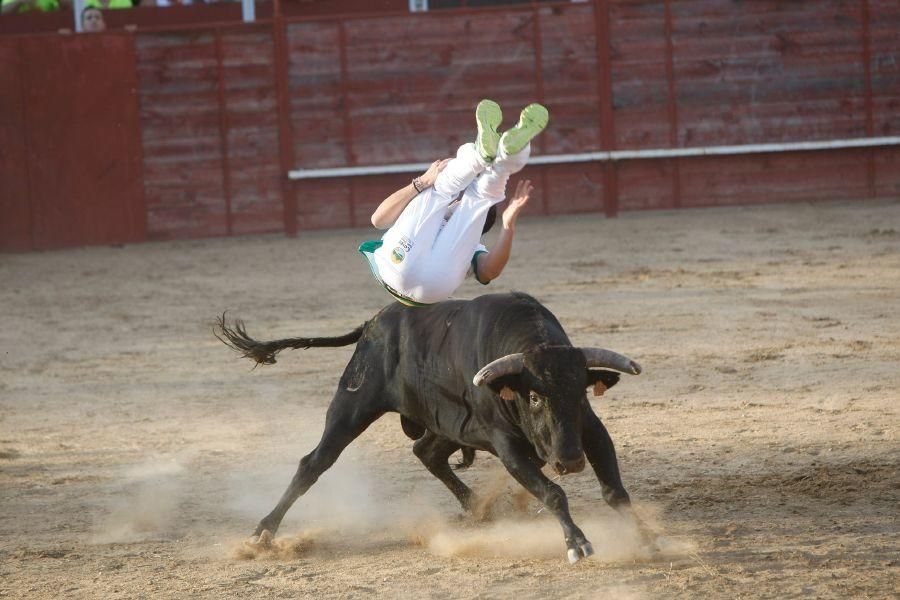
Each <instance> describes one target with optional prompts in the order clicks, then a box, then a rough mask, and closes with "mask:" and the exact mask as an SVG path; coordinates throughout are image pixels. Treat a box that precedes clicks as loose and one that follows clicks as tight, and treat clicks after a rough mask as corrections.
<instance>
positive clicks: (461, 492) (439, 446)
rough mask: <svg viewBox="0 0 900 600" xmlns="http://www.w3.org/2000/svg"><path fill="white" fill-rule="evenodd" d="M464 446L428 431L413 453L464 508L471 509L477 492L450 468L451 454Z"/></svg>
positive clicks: (414, 446) (417, 442)
mask: <svg viewBox="0 0 900 600" xmlns="http://www.w3.org/2000/svg"><path fill="white" fill-rule="evenodd" d="M461 447H462V446H460V445H459V444H456V443H454V442H451V441H450V440H448V439H447V438H443V437H440V436H438V435H435V434H434V433H432V432H430V431H426V432H425V435H423V436H422V437H421V438H419V439H418V440H417V441H416V443H415V444H414V445H413V453H414V454H415V455H416V456H417V457H419V460H421V461H422V464H424V465H425V468H426V469H428V471H429V472H430V473H431V474H432V475H434V476H435V477H437V478H438V479H440V480H441V481H442V482H443V483H444V485H446V486H447V489H449V490H450V491H451V492H453V495H454V496H456V499H457V500H459V503H460V504H461V505H462V507H463V509H464V510H466V511H471V510H472V506H473V505H474V500H475V493H474V492H472V490H471V489H470V488H469V486H467V485H466V484H465V483H463V482H462V480H461V479H460V478H459V477H457V476H456V473H454V472H453V469H451V468H450V463H449V462H448V459H449V458H450V455H451V454H453V453H454V452H456V451H457V450H459V449H460V448H461Z"/></svg>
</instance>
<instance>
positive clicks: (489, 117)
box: [475, 100, 503, 162]
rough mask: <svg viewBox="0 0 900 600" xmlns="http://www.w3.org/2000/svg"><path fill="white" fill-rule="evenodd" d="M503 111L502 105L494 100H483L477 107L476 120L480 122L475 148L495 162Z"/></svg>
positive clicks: (487, 158) (482, 156) (487, 160)
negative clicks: (498, 129)
mask: <svg viewBox="0 0 900 600" xmlns="http://www.w3.org/2000/svg"><path fill="white" fill-rule="evenodd" d="M501 121H503V113H502V112H501V111H500V105H499V104H497V103H496V102H494V101H493V100H482V101H481V102H479V103H478V107H477V108H476V109H475V122H476V123H477V124H478V135H477V136H476V137H475V149H476V150H478V154H480V155H481V158H483V159H484V160H485V161H486V162H493V160H494V158H496V157H497V144H498V143H499V142H500V132H499V131H497V128H498V127H500V122H501Z"/></svg>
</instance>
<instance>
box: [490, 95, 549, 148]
mask: <svg viewBox="0 0 900 600" xmlns="http://www.w3.org/2000/svg"><path fill="white" fill-rule="evenodd" d="M548 121H550V113H549V112H547V109H546V108H544V107H543V106H541V105H540V104H529V105H528V106H526V107H525V108H524V109H522V114H521V115H520V116H519V122H518V123H516V126H515V127H513V128H512V129H509V130H507V131H506V133H504V134H503V136H502V137H501V138H500V143H501V144H502V145H503V150H504V151H505V152H506V154H508V155H509V154H516V153H517V152H521V151H522V148H524V147H525V146H527V145H528V142H530V141H531V140H532V139H533V138H534V137H535V136H536V135H537V134H539V133H540V132H542V131H543V130H544V128H545V127H546V126H547V122H548Z"/></svg>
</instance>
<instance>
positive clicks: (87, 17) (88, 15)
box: [81, 6, 106, 33]
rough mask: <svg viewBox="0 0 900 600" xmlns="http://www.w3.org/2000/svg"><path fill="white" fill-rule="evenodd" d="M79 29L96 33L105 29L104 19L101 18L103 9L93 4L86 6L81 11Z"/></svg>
mask: <svg viewBox="0 0 900 600" xmlns="http://www.w3.org/2000/svg"><path fill="white" fill-rule="evenodd" d="M81 30H82V31H83V32H85V33H97V32H99V31H106V21H104V20H103V11H101V10H100V9H99V8H96V7H94V6H87V7H85V9H84V10H83V11H81Z"/></svg>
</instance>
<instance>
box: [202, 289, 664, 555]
mask: <svg viewBox="0 0 900 600" xmlns="http://www.w3.org/2000/svg"><path fill="white" fill-rule="evenodd" d="M218 332H219V333H221V335H222V336H223V337H221V338H220V339H222V341H224V342H225V343H226V344H228V345H229V346H231V347H232V348H234V349H236V350H238V351H239V352H241V353H242V354H243V355H244V356H247V357H249V358H252V359H254V360H255V361H256V362H257V363H259V364H271V363H274V362H275V355H276V354H277V353H278V352H279V351H280V350H283V349H285V348H309V347H324V346H330V347H335V346H346V345H349V344H352V343H354V342H356V351H355V352H354V353H353V357H352V358H351V359H350V363H349V364H348V365H347V367H346V369H344V374H343V375H342V376H341V380H340V384H339V386H338V389H337V392H336V393H335V396H334V399H333V400H332V401H331V405H330V406H329V407H328V413H327V416H326V421H325V431H324V432H323V433H322V439H321V440H320V442H319V444H318V445H317V446H316V447H315V449H313V451H312V452H310V453H309V454H307V455H306V456H304V457H303V459H302V460H301V461H300V466H299V468H298V469H297V473H296V474H295V475H294V477H293V479H292V481H291V484H290V486H288V489H287V491H286V492H285V493H284V495H283V496H282V498H281V500H280V501H279V502H278V505H277V506H276V507H275V508H274V510H272V512H271V513H269V514H268V515H267V516H266V517H265V518H264V519H263V520H262V521H260V523H259V525H258V526H257V528H256V535H257V536H259V535H261V534H262V533H263V532H264V531H269V532H270V533H271V534H274V533H275V532H276V530H277V529H278V526H279V525H280V523H281V520H282V519H283V518H284V515H285V513H286V512H287V511H288V509H289V508H290V507H291V505H292V504H293V503H294V502H295V501H296V500H297V498H299V497H300V496H302V495H303V494H304V493H305V492H306V490H308V489H309V488H310V486H312V485H313V484H314V483H315V482H316V480H317V479H318V478H319V476H320V475H321V474H322V473H324V472H325V471H326V470H327V469H328V468H329V467H331V465H332V464H334V462H335V461H336V460H337V458H338V456H339V455H340V454H341V452H342V451H343V450H344V448H346V447H347V446H348V445H349V444H350V442H352V441H353V440H354V439H355V438H356V437H358V436H359V435H360V434H361V433H362V432H363V431H365V429H366V428H367V427H368V426H369V425H371V424H372V423H373V422H374V421H375V420H376V419H378V418H379V417H381V416H382V415H383V414H385V413H387V412H396V413H399V414H400V416H401V424H402V426H403V430H404V432H405V433H406V434H407V435H408V436H409V437H410V438H412V439H415V440H417V441H416V442H415V444H414V446H413V452H414V453H415V455H416V456H417V457H418V458H419V459H420V460H421V461H422V463H423V464H424V465H425V467H426V468H427V469H428V470H429V471H430V472H431V473H432V474H433V475H434V476H435V477H437V478H438V479H440V480H441V481H442V482H443V483H444V484H445V485H446V486H447V487H448V488H449V489H450V491H451V492H453V494H454V495H455V496H456V498H457V499H458V500H459V502H460V503H461V504H462V506H463V508H464V509H466V510H469V509H471V508H472V507H473V504H474V493H473V492H472V490H471V489H470V488H469V487H468V486H467V485H466V484H465V483H463V482H462V481H461V480H460V479H459V478H458V477H457V476H456V474H455V473H454V472H453V469H452V468H451V467H450V464H449V462H448V459H449V457H450V455H452V454H453V453H454V452H456V451H457V450H460V449H462V450H463V451H464V453H469V455H470V456H471V452H472V449H477V450H484V451H486V452H490V453H491V454H494V455H495V456H497V457H498V458H499V459H500V460H501V461H502V463H503V465H504V466H505V467H506V469H507V470H508V471H509V473H510V474H511V475H512V476H513V477H514V478H515V479H516V481H518V482H519V483H520V484H521V485H522V486H524V487H525V488H526V489H527V490H528V491H529V492H531V494H533V495H534V496H535V497H536V498H537V499H539V500H540V501H541V502H543V504H544V506H545V507H547V509H548V510H550V511H551V512H552V513H553V514H554V515H556V518H557V519H559V522H560V524H561V525H562V529H563V533H564V535H565V541H566V546H567V548H568V553H567V554H568V558H569V561H570V562H576V561H577V560H579V559H580V558H581V557H583V556H590V555H591V554H593V549H592V547H591V544H590V542H588V540H587V538H585V536H584V533H582V531H581V529H579V528H578V526H577V525H575V523H574V522H573V521H572V517H571V515H570V514H569V508H568V501H567V499H566V495H565V492H563V490H562V488H561V487H560V486H558V485H556V484H555V483H553V482H552V481H550V479H548V478H547V477H546V476H545V475H544V473H543V472H542V471H541V469H542V467H543V466H544V465H545V464H549V465H550V466H552V467H553V468H554V469H555V470H556V471H557V472H558V473H560V474H563V473H570V472H576V471H580V470H582V469H583V468H584V464H585V460H584V459H585V457H587V460H588V461H589V462H590V464H591V466H592V467H593V469H594V472H595V473H596V475H597V479H598V480H599V481H600V486H601V489H602V492H603V497H604V499H605V500H606V501H607V503H609V505H610V506H612V507H613V508H615V509H616V510H618V511H619V512H621V513H623V514H625V515H626V516H627V518H629V519H632V520H634V522H635V523H636V524H637V525H638V527H639V529H640V531H641V532H642V534H643V535H644V536H645V540H646V541H648V542H651V541H652V537H654V536H652V534H651V533H650V532H649V530H647V529H646V528H645V527H644V526H643V525H642V524H641V523H640V522H639V521H638V520H637V518H636V517H635V516H634V514H633V513H632V512H631V511H630V500H629V497H628V493H627V492H626V491H625V488H624V486H623V485H622V481H621V479H620V477H619V467H618V462H617V461H616V454H615V449H614V447H613V443H612V440H611V439H610V437H609V434H608V433H607V431H606V428H605V427H604V426H603V423H601V422H600V419H599V418H598V417H597V415H596V414H595V413H594V411H593V410H592V409H591V406H590V404H589V403H588V400H587V396H586V393H585V390H586V388H588V387H590V386H595V393H602V391H603V390H604V389H606V388H608V387H611V386H612V385H614V384H615V383H616V382H617V381H618V379H619V375H618V373H615V372H613V371H610V370H605V369H603V368H604V367H606V368H611V369H615V370H618V371H622V372H626V373H632V374H637V373H639V372H640V367H639V366H638V365H637V364H636V363H634V362H633V361H631V360H630V359H628V358H626V357H623V356H621V355H618V354H616V353H614V352H610V351H608V350H601V349H597V348H576V347H573V346H572V344H571V342H570V341H569V338H568V336H567V335H566V333H565V331H563V328H562V326H561V325H560V323H559V321H558V320H557V319H556V317H555V316H554V315H553V314H552V313H551V312H550V311H549V310H547V308H546V307H544V306H543V305H541V304H540V303H539V302H538V301H537V300H535V299H534V298H532V297H530V296H528V295H525V294H496V295H487V296H481V297H479V298H476V299H474V300H470V301H465V300H450V301H446V302H441V303H439V304H434V305H431V306H428V307H424V308H409V307H405V306H403V305H401V304H399V303H395V304H392V305H390V306H387V307H386V308H384V309H383V310H382V311H381V312H379V313H378V314H377V315H376V316H375V317H374V318H372V319H371V320H370V321H368V322H366V323H364V324H363V325H362V326H360V327H359V328H357V329H356V330H355V331H353V332H351V333H349V334H347V335H344V336H341V337H333V338H290V339H284V340H277V341H271V342H258V341H256V340H253V339H252V338H250V337H249V336H248V335H247V334H246V331H245V330H244V327H243V324H242V323H241V322H240V321H238V322H237V324H236V325H235V327H234V328H231V327H228V326H227V325H226V323H225V322H224V318H223V319H222V320H221V321H219V323H218ZM469 460H471V458H469Z"/></svg>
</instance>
